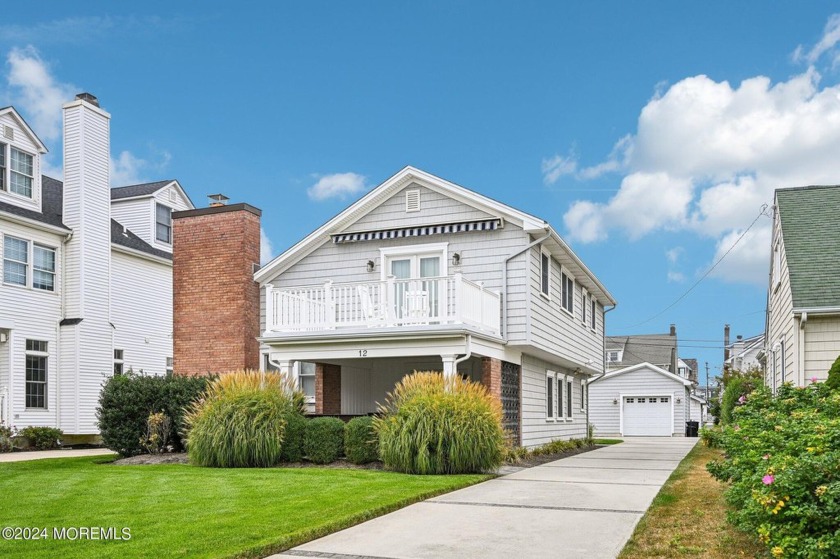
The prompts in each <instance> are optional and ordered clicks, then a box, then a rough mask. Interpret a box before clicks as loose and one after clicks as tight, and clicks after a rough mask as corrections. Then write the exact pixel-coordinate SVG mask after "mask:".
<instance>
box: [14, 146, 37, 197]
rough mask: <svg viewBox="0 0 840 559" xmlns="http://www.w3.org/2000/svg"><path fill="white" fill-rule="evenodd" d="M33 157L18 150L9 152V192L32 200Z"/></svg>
mask: <svg viewBox="0 0 840 559" xmlns="http://www.w3.org/2000/svg"><path fill="white" fill-rule="evenodd" d="M33 159H34V158H33V157H32V156H31V155H29V154H28V153H24V152H22V151H20V150H19V149H15V148H11V149H10V150H9V162H10V165H9V167H10V170H11V173H10V174H9V192H14V193H15V194H20V195H21V196H26V197H27V198H32V180H33V176H34V171H33V164H32V162H33Z"/></svg>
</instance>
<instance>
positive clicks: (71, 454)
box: [0, 448, 114, 464]
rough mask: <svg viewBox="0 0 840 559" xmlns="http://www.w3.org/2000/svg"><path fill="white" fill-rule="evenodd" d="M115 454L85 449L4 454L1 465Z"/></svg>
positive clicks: (104, 450)
mask: <svg viewBox="0 0 840 559" xmlns="http://www.w3.org/2000/svg"><path fill="white" fill-rule="evenodd" d="M105 454H114V451H113V450H108V449H107V448H84V449H79V450H73V449H70V448H68V449H62V450H33V451H26V452H4V453H2V454H0V464H2V463H3V462H25V461H27V460H44V459H46V458H79V457H82V456H102V455H105Z"/></svg>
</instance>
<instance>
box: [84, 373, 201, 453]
mask: <svg viewBox="0 0 840 559" xmlns="http://www.w3.org/2000/svg"><path fill="white" fill-rule="evenodd" d="M210 380H212V379H211V378H210V377H200V376H199V377H187V376H180V375H172V374H169V375H165V376H155V375H144V374H143V373H142V371H141V372H140V373H134V372H132V371H128V372H127V373H125V374H122V375H114V376H113V377H111V378H109V379H108V381H107V382H106V383H105V386H104V387H103V388H102V392H101V393H100V394H99V407H98V408H97V410H96V416H97V418H98V419H99V431H100V433H101V435H102V442H103V443H104V444H105V446H106V447H108V448H110V449H111V450H113V451H115V452H118V453H119V454H121V455H123V456H134V455H137V454H143V453H145V452H147V451H146V449H145V448H144V447H143V445H142V444H141V439H143V438H144V436H145V435H146V427H147V421H148V419H149V416H150V415H151V414H154V413H159V412H162V413H164V414H165V415H166V416H167V417H169V419H170V428H169V434H168V436H167V437H166V438H167V440H168V444H169V446H170V447H171V449H172V450H173V451H175V452H180V451H182V450H183V448H184V443H183V441H182V440H181V431H182V428H183V417H184V410H185V408H186V407H187V406H189V405H190V404H191V403H192V402H194V401H196V400H198V399H199V398H200V397H201V395H202V393H203V392H204V389H205V388H206V387H207V383H208V382H209V381H210ZM162 450H163V449H162Z"/></svg>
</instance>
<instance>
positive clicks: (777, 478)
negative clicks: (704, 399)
mask: <svg viewBox="0 0 840 559" xmlns="http://www.w3.org/2000/svg"><path fill="white" fill-rule="evenodd" d="M721 442H722V447H723V449H724V451H725V458H724V459H723V460H722V461H718V462H712V463H710V464H709V465H708V469H709V471H710V472H711V473H712V475H714V476H715V477H716V478H718V479H719V480H721V481H728V482H731V485H730V487H729V489H728V490H727V493H726V496H727V500H728V501H729V503H730V504H731V505H732V506H733V510H732V512H731V513H730V520H731V521H732V522H733V523H734V524H735V525H736V526H738V527H740V528H742V529H744V530H747V531H750V532H753V533H754V534H757V535H758V537H759V539H761V541H762V542H764V543H765V544H766V545H767V546H768V549H769V551H770V552H771V554H772V555H773V556H774V557H808V558H810V557H840V391H834V390H832V389H831V388H830V387H829V386H826V385H825V384H817V383H812V384H811V386H809V387H807V388H794V387H792V386H790V385H785V386H783V387H782V388H780V389H779V392H778V395H777V396H775V397H774V396H773V395H772V394H771V393H770V391H769V390H768V389H766V388H759V389H757V390H755V391H754V392H752V393H751V394H749V395H748V396H747V397H746V398H745V399H744V400H743V402H742V403H740V404H738V405H736V406H735V408H734V410H733V412H732V423H731V425H727V426H725V427H724V428H723V431H722V435H721Z"/></svg>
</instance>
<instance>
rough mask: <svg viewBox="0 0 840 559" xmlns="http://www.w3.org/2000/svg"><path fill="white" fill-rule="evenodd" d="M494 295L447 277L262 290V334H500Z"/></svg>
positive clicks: (497, 300) (496, 295)
mask: <svg viewBox="0 0 840 559" xmlns="http://www.w3.org/2000/svg"><path fill="white" fill-rule="evenodd" d="M500 299H501V298H500V295H499V293H497V292H495V291H489V290H487V289H484V286H483V285H482V284H481V283H480V282H479V283H476V282H472V281H470V280H468V279H465V278H464V277H463V276H462V275H461V274H455V275H453V276H449V277H435V278H420V279H396V278H393V277H392V278H388V279H387V280H385V281H374V282H354V283H333V282H331V281H328V282H326V283H325V284H324V285H320V286H312V287H297V288H287V289H278V288H275V287H274V286H272V285H271V284H269V285H267V286H266V288H265V301H266V334H267V335H270V334H271V333H277V332H302V331H321V330H333V329H339V328H391V327H394V328H399V327H405V326H413V325H427V324H465V325H468V326H471V327H473V328H476V329H479V330H483V331H487V332H490V333H493V334H496V335H499V334H500V325H501V301H500Z"/></svg>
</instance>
